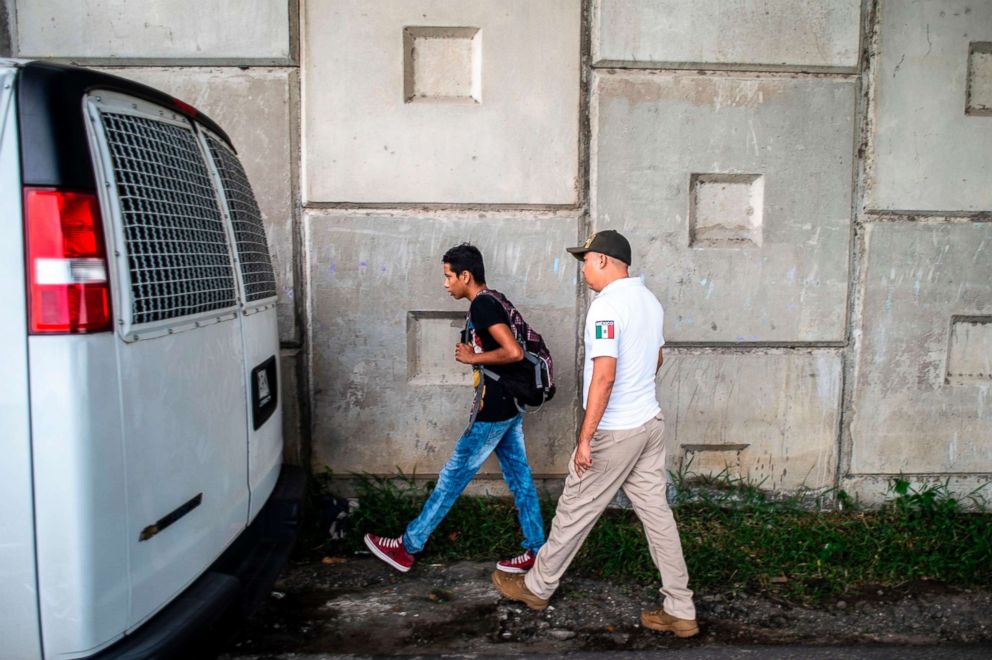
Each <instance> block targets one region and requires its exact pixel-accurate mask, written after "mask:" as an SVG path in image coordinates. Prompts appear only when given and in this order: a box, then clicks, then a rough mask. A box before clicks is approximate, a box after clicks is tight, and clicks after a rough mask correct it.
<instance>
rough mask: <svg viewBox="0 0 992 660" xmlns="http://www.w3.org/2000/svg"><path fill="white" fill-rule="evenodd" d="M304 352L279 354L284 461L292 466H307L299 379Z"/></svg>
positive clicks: (283, 351)
mask: <svg viewBox="0 0 992 660" xmlns="http://www.w3.org/2000/svg"><path fill="white" fill-rule="evenodd" d="M302 359H303V352H302V351H301V350H300V349H298V348H294V349H289V350H287V349H283V350H282V351H280V352H279V373H280V375H281V376H282V382H281V384H280V385H281V387H280V388H279V396H281V397H282V438H283V445H282V460H283V462H284V463H290V464H292V465H305V464H306V444H305V436H304V428H303V410H302V407H301V405H300V404H301V401H300V389H299V378H298V377H297V374H298V369H299V368H300V361H301V360H302Z"/></svg>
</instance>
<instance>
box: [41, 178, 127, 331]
mask: <svg viewBox="0 0 992 660" xmlns="http://www.w3.org/2000/svg"><path fill="white" fill-rule="evenodd" d="M24 229H25V232H24V233H25V241H26V243H27V281H28V298H29V302H28V332H30V333H31V334H59V333H74V332H100V331H106V330H110V329H111V328H112V325H113V324H112V322H111V321H112V319H111V316H110V282H109V281H108V279H107V252H106V249H105V248H104V243H103V236H102V233H101V226H100V205H99V202H98V201H97V197H96V195H95V194H92V193H80V192H67V191H62V190H54V189H52V188H25V189H24Z"/></svg>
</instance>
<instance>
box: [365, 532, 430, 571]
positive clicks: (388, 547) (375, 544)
mask: <svg viewBox="0 0 992 660" xmlns="http://www.w3.org/2000/svg"><path fill="white" fill-rule="evenodd" d="M365 545H367V546H368V548H369V550H371V551H372V554H373V555H375V556H376V557H378V558H379V559H381V560H382V561H384V562H386V563H387V564H389V565H390V566H392V567H393V568H395V569H396V570H397V571H399V572H400V573H406V572H407V571H409V570H410V569H411V568H413V562H415V561H417V559H416V558H415V557H414V556H413V555H411V554H410V553H409V552H407V551H406V548H404V547H403V539H402V538H398V539H390V538H386V537H385V536H376V535H375V534H366V535H365Z"/></svg>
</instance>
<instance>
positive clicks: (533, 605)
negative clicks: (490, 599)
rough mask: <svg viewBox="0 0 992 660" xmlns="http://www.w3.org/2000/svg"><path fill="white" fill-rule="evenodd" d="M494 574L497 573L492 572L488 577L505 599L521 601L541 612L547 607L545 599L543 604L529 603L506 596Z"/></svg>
mask: <svg viewBox="0 0 992 660" xmlns="http://www.w3.org/2000/svg"><path fill="white" fill-rule="evenodd" d="M496 575H497V574H496V573H493V574H492V575H491V576H490V577H489V579H490V580H492V582H493V586H494V587H496V591H498V592H499V593H500V595H502V596H503V597H504V598H507V599H509V600H512V601H514V602H517V603H523V604H524V605H526V606H527V607H529V608H530V609H532V610H535V611H537V612H542V611H544V610H546V609H548V603H547V601H545V602H544V603H543V604H542V603H535V604H531V603H530V602H529V601H526V600H522V599H519V598H513V597H512V596H508V595H507V594H506V593H505V592H504V591H503V589H501V588H500V584H499V582H497V581H496Z"/></svg>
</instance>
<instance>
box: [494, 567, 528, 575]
mask: <svg viewBox="0 0 992 660" xmlns="http://www.w3.org/2000/svg"><path fill="white" fill-rule="evenodd" d="M496 570H497V571H503V572H504V573H516V574H518V575H519V574H520V573H526V572H527V571H529V570H530V569H529V568H516V567H515V566H501V565H499V564H496Z"/></svg>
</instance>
